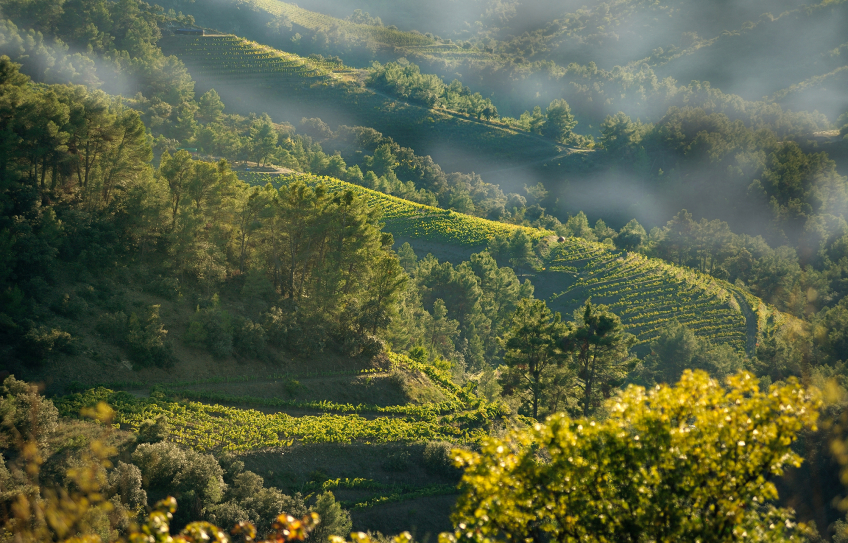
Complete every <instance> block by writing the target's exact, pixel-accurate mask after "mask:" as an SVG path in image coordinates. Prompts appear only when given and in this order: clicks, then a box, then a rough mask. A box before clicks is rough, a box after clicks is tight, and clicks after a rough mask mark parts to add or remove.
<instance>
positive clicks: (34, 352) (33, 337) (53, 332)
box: [18, 326, 76, 365]
mask: <svg viewBox="0 0 848 543" xmlns="http://www.w3.org/2000/svg"><path fill="white" fill-rule="evenodd" d="M57 351H58V352H64V353H67V354H74V352H75V351H76V346H75V345H74V340H73V338H72V337H71V334H69V333H67V332H65V331H63V330H60V329H58V328H47V327H46V326H39V327H37V328H31V329H30V330H29V331H28V332H27V333H26V334H24V336H23V338H21V342H20V343H19V344H18V354H19V355H20V356H21V358H24V359H25V361H27V362H32V363H34V364H36V365H38V364H41V363H42V362H43V361H44V359H46V358H47V357H48V356H50V354H51V353H53V352H57Z"/></svg>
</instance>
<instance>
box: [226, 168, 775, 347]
mask: <svg viewBox="0 0 848 543" xmlns="http://www.w3.org/2000/svg"><path fill="white" fill-rule="evenodd" d="M243 176H244V178H245V180H247V181H248V182H249V183H251V184H258V185H264V184H266V183H271V184H273V185H275V186H280V185H282V184H285V183H288V182H289V181H291V180H292V179H295V178H296V177H303V176H279V175H274V174H246V175H245V174H243ZM305 177H306V179H307V180H308V182H309V183H312V184H318V183H324V184H325V185H327V186H328V187H329V189H330V190H331V191H335V190H353V191H354V192H356V193H359V194H364V195H366V196H367V197H368V200H369V202H370V205H372V206H376V207H378V208H380V209H381V210H382V211H383V217H384V222H385V227H384V230H386V231H388V232H391V233H392V234H393V235H394V236H395V237H396V238H397V239H398V240H403V241H409V243H410V244H411V245H412V247H413V248H414V249H417V252H419V253H421V256H423V255H424V254H426V253H427V252H431V253H433V254H434V256H436V257H437V258H440V259H443V260H449V261H456V260H457V259H459V260H462V259H467V258H468V256H470V255H471V254H472V253H473V252H479V251H482V250H484V249H485V248H486V246H487V244H488V242H489V241H491V240H492V239H494V237H495V236H496V235H500V236H509V235H510V234H511V233H512V232H513V231H514V230H515V229H517V228H524V230H525V232H527V234H528V236H529V237H530V238H531V239H541V238H546V241H547V242H548V243H550V245H551V250H550V254H549V256H548V257H547V258H546V259H545V265H544V268H543V269H542V270H536V271H527V272H526V273H525V277H528V278H530V280H531V281H532V282H533V284H534V286H535V289H536V290H535V293H536V297H537V298H542V299H545V300H546V301H547V302H548V304H549V305H550V307H551V308H552V309H554V310H556V311H560V312H561V313H562V314H563V315H564V316H570V314H571V312H572V311H573V310H575V309H577V308H578V307H579V306H580V305H582V304H583V302H584V301H585V300H587V299H590V298H591V299H592V301H594V302H597V303H602V304H605V305H608V306H609V307H610V308H611V309H612V310H613V311H614V312H615V313H616V314H618V315H619V316H620V317H621V320H622V322H623V323H624V325H625V327H626V328H627V330H628V331H629V332H630V333H632V334H634V335H636V337H637V338H638V340H639V342H640V343H641V344H647V343H649V342H650V341H651V340H652V339H654V338H655V337H656V336H657V334H658V333H659V330H660V329H661V328H662V327H663V326H665V325H667V324H668V323H669V322H671V321H673V320H678V321H679V322H681V323H684V324H686V325H687V326H688V327H690V328H691V329H692V330H693V331H694V332H695V333H696V335H698V336H699V337H702V338H706V339H709V340H711V341H712V342H714V343H727V344H730V345H732V346H733V347H734V348H735V349H737V350H740V351H742V350H744V351H745V352H747V354H748V355H752V354H754V352H755V349H756V345H757V342H758V338H759V337H760V336H761V335H762V334H763V333H765V331H766V328H767V326H768V325H767V323H766V321H767V320H769V319H771V320H770V321H769V322H771V323H774V321H775V320H777V321H780V322H782V321H783V320H785V319H786V317H784V316H781V314H780V313H779V312H777V311H775V310H773V309H771V308H769V307H768V306H766V305H765V304H763V303H762V301H761V300H759V299H758V298H756V297H755V296H752V295H750V294H747V293H745V292H743V291H742V290H741V289H740V288H739V287H736V286H733V285H731V284H729V283H727V282H725V281H721V280H718V279H715V278H714V277H711V276H709V275H705V274H701V273H699V272H697V271H694V270H691V269H689V268H684V267H679V266H674V265H672V264H668V263H666V262H664V261H662V260H659V259H653V258H646V257H645V256H643V255H640V254H638V253H628V252H626V251H621V250H616V249H614V248H612V247H610V246H608V245H604V244H600V243H595V242H589V241H586V240H583V239H579V238H567V239H565V241H563V242H557V241H556V238H555V237H554V236H553V235H552V233H551V232H547V231H540V230H537V229H532V228H526V227H517V226H515V225H509V224H504V223H499V222H494V221H489V220H486V219H481V218H478V217H471V216H468V215H464V214H462V213H457V212H454V211H445V210H441V209H438V208H430V207H428V206H422V205H420V204H415V203H413V202H408V201H406V200H402V199H400V198H397V197H394V196H389V195H386V194H383V193H380V192H377V191H373V190H370V189H366V188H363V187H360V186H357V185H353V184H350V183H347V182H344V181H340V180H337V179H332V178H328V177H316V176H305ZM768 327H769V328H771V327H772V326H768Z"/></svg>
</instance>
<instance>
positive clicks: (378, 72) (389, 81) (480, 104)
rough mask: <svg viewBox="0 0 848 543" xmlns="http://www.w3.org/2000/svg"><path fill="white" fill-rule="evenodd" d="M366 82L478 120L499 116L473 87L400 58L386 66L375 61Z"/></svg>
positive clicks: (495, 109)
mask: <svg viewBox="0 0 848 543" xmlns="http://www.w3.org/2000/svg"><path fill="white" fill-rule="evenodd" d="M370 72H371V73H370V75H369V76H368V80H367V81H366V83H367V84H368V85H371V86H374V87H376V88H378V89H383V90H386V91H388V92H391V93H392V94H396V95H398V96H401V97H403V98H407V99H410V100H413V101H416V102H420V103H421V104H423V105H425V106H427V107H429V108H444V109H449V110H451V111H458V112H460V113H464V114H466V115H472V116H474V117H477V118H478V119H481V118H483V119H486V120H490V119H497V117H498V108H496V107H495V106H494V104H492V101H491V100H490V99H489V98H483V97H482V96H481V95H480V93H479V92H475V93H472V92H471V90H470V89H469V88H468V87H466V86H464V85H463V84H462V83H460V82H459V81H457V80H453V82H451V84H449V85H446V84H445V82H444V81H442V78H440V77H439V76H437V75H435V74H422V73H421V69H420V68H419V67H418V66H417V65H415V64H413V63H411V62H409V61H408V60H406V59H404V58H401V59H399V60H398V61H397V62H389V63H387V64H385V65H382V64H380V63H379V62H375V63H374V64H372V66H371V70H370Z"/></svg>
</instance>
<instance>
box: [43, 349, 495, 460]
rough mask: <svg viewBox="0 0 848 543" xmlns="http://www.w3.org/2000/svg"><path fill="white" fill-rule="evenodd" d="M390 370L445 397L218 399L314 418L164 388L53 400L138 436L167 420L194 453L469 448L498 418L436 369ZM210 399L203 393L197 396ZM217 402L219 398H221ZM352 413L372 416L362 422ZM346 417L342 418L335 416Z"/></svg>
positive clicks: (396, 361) (402, 359) (408, 363)
mask: <svg viewBox="0 0 848 543" xmlns="http://www.w3.org/2000/svg"><path fill="white" fill-rule="evenodd" d="M390 360H391V364H392V367H393V368H397V369H403V370H405V371H412V372H420V373H424V374H425V375H427V377H428V378H429V379H430V380H431V381H432V382H433V384H434V385H435V386H436V387H438V388H439V389H440V390H441V391H442V393H443V394H444V395H445V396H447V397H448V398H449V400H448V401H446V402H443V403H440V404H434V405H421V406H414V405H399V406H390V407H383V408H380V407H376V406H345V405H341V404H335V403H332V402H279V401H267V400H263V399H258V398H250V397H234V396H227V395H224V397H223V400H224V401H228V402H245V403H259V404H261V405H264V406H266V407H267V406H272V407H280V408H284V407H289V408H291V407H296V408H300V409H304V408H310V409H312V410H315V411H319V412H322V413H320V414H318V415H306V416H291V415H289V414H286V413H285V412H282V410H281V411H280V412H276V413H271V414H266V413H263V412H260V411H256V410H253V409H242V408H237V407H229V406H225V405H220V404H217V403H206V402H197V401H182V400H181V399H180V396H185V395H186V394H187V392H188V391H174V390H170V391H169V390H167V389H165V391H164V393H163V392H161V391H160V392H158V393H156V394H153V395H152V396H151V397H150V398H137V397H135V396H132V395H130V394H128V393H126V392H115V391H112V390H110V389H107V388H103V387H98V388H93V389H89V390H87V391H85V392H81V393H76V394H72V395H70V396H67V397H65V398H62V399H59V400H58V401H57V402H56V403H57V406H58V407H59V409H60V411H61V412H62V414H63V415H65V416H76V415H77V414H79V413H80V411H81V410H82V409H83V408H84V407H88V406H91V405H95V404H96V403H97V402H100V401H104V402H106V403H108V404H109V405H111V406H112V408H113V409H115V411H116V418H115V422H116V423H117V424H120V425H121V427H123V428H126V429H130V430H132V431H138V429H139V427H140V426H141V424H142V423H143V422H144V421H145V420H149V419H154V418H155V417H157V416H159V415H165V416H166V417H167V419H168V422H169V424H170V425H171V434H170V436H169V438H168V439H169V440H171V441H174V442H177V443H182V444H185V445H187V446H190V447H192V448H194V449H196V450H199V451H213V450H221V451H234V452H237V451H251V450H258V449H266V448H269V447H286V446H292V445H293V444H294V443H295V442H299V443H353V442H360V443H365V444H369V443H390V442H416V441H427V440H447V441H452V442H455V443H473V442H477V441H478V440H479V439H481V438H482V437H484V436H485V435H486V433H485V426H487V425H488V423H489V422H492V421H493V420H495V419H497V418H500V417H502V416H503V415H504V413H503V412H502V411H501V407H500V406H498V405H495V404H490V403H488V402H487V401H486V400H485V399H481V398H479V397H478V396H476V395H475V394H474V393H472V392H471V390H470V389H463V388H461V387H459V386H457V385H456V384H454V383H453V382H452V381H451V380H450V377H449V376H448V375H446V374H443V373H442V372H441V371H440V370H438V369H437V368H435V367H432V366H429V365H426V364H421V363H418V362H415V361H413V360H411V359H409V358H408V357H406V356H404V355H399V354H395V353H390ZM195 397H198V398H200V399H202V400H213V399H214V397H215V396H214V395H212V394H208V393H202V392H201V393H198V394H195ZM219 397H220V396H219ZM356 412H377V413H379V414H380V415H382V416H377V417H373V418H365V417H362V416H361V415H359V414H356ZM337 413H345V414H337Z"/></svg>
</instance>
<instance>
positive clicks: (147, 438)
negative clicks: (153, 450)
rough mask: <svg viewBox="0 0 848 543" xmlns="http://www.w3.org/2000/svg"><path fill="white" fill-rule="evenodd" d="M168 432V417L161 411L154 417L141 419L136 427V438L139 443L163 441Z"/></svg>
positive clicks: (169, 429) (169, 428) (169, 432)
mask: <svg viewBox="0 0 848 543" xmlns="http://www.w3.org/2000/svg"><path fill="white" fill-rule="evenodd" d="M170 434H171V425H170V424H169V423H168V417H166V416H165V414H164V413H161V414H159V415H157V416H156V418H155V419H147V420H145V421H142V423H141V424H140V425H139V427H138V438H136V439H137V441H138V442H139V443H159V442H160V441H165V440H166V439H167V438H168V436H169V435H170Z"/></svg>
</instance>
